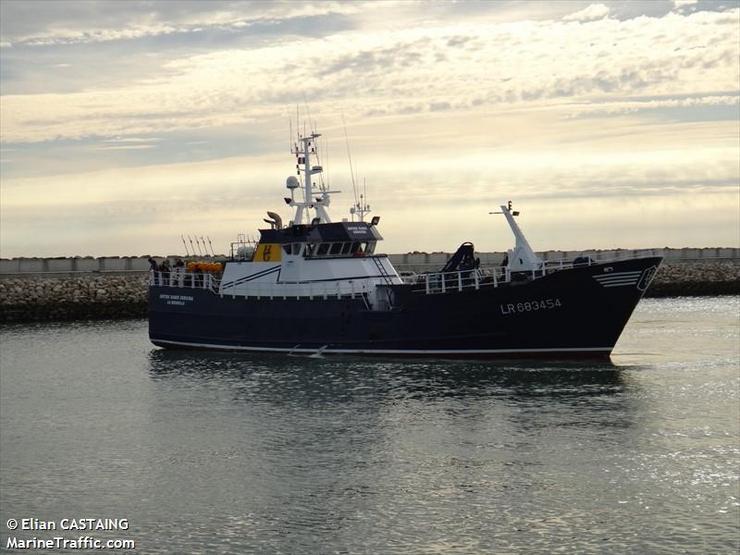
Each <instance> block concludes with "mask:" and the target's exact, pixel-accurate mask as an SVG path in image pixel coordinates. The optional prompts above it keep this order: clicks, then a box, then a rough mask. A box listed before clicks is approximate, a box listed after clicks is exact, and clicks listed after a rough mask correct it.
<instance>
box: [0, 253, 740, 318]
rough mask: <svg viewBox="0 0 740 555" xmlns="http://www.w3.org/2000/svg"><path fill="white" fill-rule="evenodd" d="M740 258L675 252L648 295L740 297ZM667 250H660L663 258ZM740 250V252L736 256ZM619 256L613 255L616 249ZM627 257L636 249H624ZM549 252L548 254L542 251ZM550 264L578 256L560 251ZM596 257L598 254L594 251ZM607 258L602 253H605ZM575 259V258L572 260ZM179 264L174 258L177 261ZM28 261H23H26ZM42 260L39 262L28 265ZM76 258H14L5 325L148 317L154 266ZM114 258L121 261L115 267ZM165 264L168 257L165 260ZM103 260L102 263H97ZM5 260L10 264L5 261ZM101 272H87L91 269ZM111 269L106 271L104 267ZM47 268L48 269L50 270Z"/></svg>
mask: <svg viewBox="0 0 740 555" xmlns="http://www.w3.org/2000/svg"><path fill="white" fill-rule="evenodd" d="M687 250H692V251H699V252H702V251H714V252H713V253H712V256H710V255H709V253H704V256H697V252H693V253H691V254H692V255H694V256H693V257H692V258H689V257H688V256H686V257H681V256H679V255H680V254H681V251H687ZM724 250H725V251H728V252H726V254H730V255H731V254H736V256H734V257H733V256H727V257H718V253H719V250H718V249H675V250H674V251H678V252H673V253H670V254H673V255H674V256H668V257H667V259H666V261H665V262H664V263H663V265H662V266H661V268H660V271H659V272H658V274H657V276H656V278H655V280H654V281H653V283H652V285H651V286H650V289H648V291H647V296H653V297H656V296H659V297H660V296H662V297H665V296H679V295H740V256H737V252H736V251H737V250H738V249H724ZM661 251H663V249H656V254H660V253H661ZM733 251H735V252H733ZM612 252H613V251H612ZM620 252H622V253H625V254H624V258H626V257H627V254H626V253H631V252H632V251H620ZM643 252H644V253H645V254H649V253H650V251H643ZM542 254H545V255H546V253H542ZM558 254H560V256H557V257H555V256H552V257H550V258H548V259H549V260H554V259H559V258H567V256H562V255H564V254H566V255H572V256H576V255H578V254H581V253H580V252H579V253H558ZM591 254H594V255H595V254H596V253H595V252H592V253H591ZM599 254H601V255H602V257H603V254H602V253H599ZM390 256H391V260H392V261H393V263H394V265H395V266H396V267H397V268H398V269H399V270H411V271H424V270H437V269H439V268H440V267H441V266H442V265H443V264H444V263H445V261H446V260H447V258H448V257H449V256H450V255H449V254H448V253H434V254H426V253H412V254H401V255H390ZM572 256H570V257H571V258H572ZM480 257H481V262H482V263H483V264H484V265H497V264H500V262H501V259H502V258H503V253H481V254H480ZM172 259H173V260H174V257H172ZM19 260H20V261H22V262H20V261H19ZM34 260H35V261H36V262H34V263H33V264H32V263H30V262H27V261H34ZM71 260H74V259H13V260H12V261H10V263H12V264H8V265H5V266H3V267H2V268H0V269H3V270H5V269H13V270H15V271H14V272H0V322H28V321H51V320H60V321H63V320H83V319H107V318H142V317H145V316H146V304H147V300H146V294H147V281H148V272H147V268H148V264H147V263H146V258H145V257H141V258H134V257H131V258H122V259H105V260H104V261H101V260H100V259H81V260H88V261H90V260H91V261H93V262H86V263H85V264H86V265H85V264H81V263H80V262H79V260H78V261H77V262H76V263H75V264H76V268H77V269H76V270H72V269H71V267H72V266H71V264H72V262H71ZM111 260H118V261H119V262H117V263H115V264H113V263H112V262H111ZM159 260H162V258H159ZM95 261H97V262H95ZM2 262H8V261H6V260H3V261H2ZM92 267H95V268H98V269H96V270H87V268H92ZM101 267H105V268H106V269H105V270H100V269H99V268H101ZM44 269H45V271H44Z"/></svg>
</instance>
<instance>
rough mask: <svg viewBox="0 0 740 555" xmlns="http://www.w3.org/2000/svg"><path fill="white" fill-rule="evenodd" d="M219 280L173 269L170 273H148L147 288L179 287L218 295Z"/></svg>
mask: <svg viewBox="0 0 740 555" xmlns="http://www.w3.org/2000/svg"><path fill="white" fill-rule="evenodd" d="M220 284H221V280H220V279H219V278H217V277H216V276H215V275H214V274H210V273H207V272H181V271H178V269H177V268H174V269H173V270H172V271H170V272H162V271H156V272H155V271H154V270H150V271H149V286H150V287H152V286H161V287H180V288H184V289H208V290H209V291H211V292H213V293H218V290H219V286H220Z"/></svg>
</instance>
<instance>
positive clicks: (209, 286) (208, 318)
mask: <svg viewBox="0 0 740 555" xmlns="http://www.w3.org/2000/svg"><path fill="white" fill-rule="evenodd" d="M320 136H321V135H320V134H318V133H315V132H313V133H309V134H305V135H298V137H297V140H296V141H295V143H294V144H293V146H292V148H291V153H292V154H293V155H294V156H295V161H296V173H297V175H291V176H290V177H288V179H287V181H286V188H287V190H288V192H289V195H290V196H286V197H284V202H285V203H286V205H287V206H288V207H289V208H291V209H292V210H293V218H292V219H291V220H290V221H288V222H287V223H286V224H285V225H284V224H283V221H282V218H281V217H280V216H279V214H277V213H276V212H273V211H270V212H268V219H265V222H266V223H267V224H268V226H266V227H264V228H262V229H259V240H258V241H253V242H252V241H248V240H247V239H245V238H244V237H243V236H242V237H240V238H239V240H237V241H235V242H234V243H232V244H231V249H230V256H229V257H228V259H227V260H226V261H225V262H224V264H223V267H220V266H219V267H218V268H216V269H215V270H213V271H203V270H202V269H201V268H198V269H197V271H192V272H190V271H184V270H185V269H184V268H180V271H175V272H170V273H167V274H162V273H159V275H158V272H152V275H151V280H150V286H149V337H150V340H151V341H152V343H154V344H155V345H157V346H160V347H164V348H171V349H216V350H233V351H262V352H278V353H291V354H299V353H302V354H327V355H328V354H348V355H372V356H378V355H389V356H416V357H418V356H422V357H453V358H463V357H473V358H488V357H507V358H519V357H548V358H577V357H589V358H604V357H608V356H609V355H610V353H611V352H612V350H613V348H614V345H615V344H616V342H617V340H618V338H619V336H620V334H621V332H622V330H623V329H624V327H625V325H626V324H627V321H628V320H629V318H630V315H631V314H632V311H633V310H634V308H635V306H636V305H637V303H638V302H639V300H640V298H641V297H642V295H643V294H644V293H645V291H646V289H647V288H648V286H649V285H650V282H651V280H652V279H653V276H654V275H655V272H656V271H657V269H658V267H659V266H660V263H661V261H662V258H661V257H657V256H645V257H635V258H631V259H620V260H594V259H592V258H591V257H577V258H575V259H572V260H559V261H555V262H553V261H547V262H546V261H543V260H542V259H541V258H540V257H539V256H538V255H537V254H536V253H535V252H534V251H533V249H532V248H531V246H530V245H529V242H528V241H527V239H526V237H525V235H524V233H523V232H522V230H521V228H520V227H519V225H518V222H517V220H516V217H517V216H518V215H519V213H518V212H517V211H515V210H513V207H512V204H511V202H508V203H505V204H502V205H501V206H500V210H499V211H497V212H495V213H496V214H500V215H502V216H503V217H504V219H505V220H506V222H507V223H508V225H509V227H510V229H511V232H512V234H513V236H514V246H513V247H512V248H511V249H509V250H508V252H507V255H506V258H505V260H504V263H503V264H502V265H501V266H498V267H493V268H483V267H481V265H480V261H479V259H477V258H476V256H475V248H474V246H473V244H472V243H464V244H463V245H461V246H460V247H459V248H458V249H457V251H456V252H455V254H454V255H453V256H452V257H450V259H449V260H448V262H447V264H446V265H445V266H444V267H442V268H440V269H439V270H438V271H435V272H426V273H422V274H418V275H411V276H406V277H402V276H401V275H399V272H397V271H396V269H395V268H394V266H393V265H392V264H391V262H390V260H389V258H388V256H387V255H385V254H380V253H379V252H378V250H377V246H378V242H379V241H381V240H382V239H383V237H382V236H381V234H380V231H379V222H380V218H379V217H378V216H375V217H373V218H372V219H371V220H370V221H369V222H368V221H365V216H366V213H367V212H368V207H367V206H366V205H364V204H358V205H356V206H355V207H353V208H354V209H353V211H352V212H353V213H352V219H351V220H350V219H346V218H345V219H343V220H341V221H332V220H331V218H330V215H329V211H328V208H329V206H330V203H331V195H332V194H333V193H336V192H338V191H331V190H329V188H328V187H327V186H326V185H325V184H324V182H323V180H322V179H321V174H322V172H323V168H322V166H321V165H320V163H319V159H318V138H319V137H320Z"/></svg>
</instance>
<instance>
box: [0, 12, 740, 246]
mask: <svg viewBox="0 0 740 555" xmlns="http://www.w3.org/2000/svg"><path fill="white" fill-rule="evenodd" d="M32 4H36V5H37V3H28V2H6V1H3V2H0V9H1V10H2V17H0V22H1V24H2V26H3V27H2V33H3V34H2V41H3V42H7V43H8V45H6V47H4V48H2V51H1V52H0V57H1V60H2V63H0V82H1V83H2V97H1V98H2V102H0V141H1V142H2V145H3V150H2V152H3V156H2V167H1V168H0V171H1V172H2V183H3V186H2V189H1V190H0V194H1V195H2V211H3V217H2V219H0V225H2V231H3V232H2V233H0V241H2V248H3V253H4V254H6V253H19V254H23V252H21V250H22V249H21V250H19V249H20V247H19V245H25V246H24V247H23V248H26V249H31V250H26V251H25V252H26V253H27V254H37V253H39V252H40V251H41V250H42V249H44V248H49V249H51V248H54V249H57V251H56V253H57V254H64V253H69V252H70V249H77V247H76V246H75V245H76V244H81V243H75V240H79V239H80V237H82V236H84V235H85V234H84V233H81V232H80V231H79V230H80V229H83V228H84V229H85V230H86V233H87V235H89V236H94V235H95V232H94V230H95V229H99V226H103V224H104V223H105V221H106V220H108V221H111V222H114V221H115V229H116V231H115V233H113V232H111V234H110V235H109V236H107V237H106V243H105V245H102V246H100V245H99V246H98V247H95V248H98V249H103V250H104V249H105V247H106V246H108V245H113V244H121V245H124V244H125V243H126V241H125V239H121V238H120V236H123V234H124V229H126V222H127V221H128V222H129V224H130V225H129V228H128V231H129V234H130V236H132V237H135V239H132V240H131V241H130V242H129V243H128V244H129V245H130V249H132V250H133V252H137V250H140V249H144V250H152V248H154V247H155V246H156V250H158V251H161V252H164V251H166V250H169V247H168V246H167V245H168V244H169V243H167V242H166V240H167V239H165V238H164V237H166V236H172V237H174V238H176V239H177V240H178V241H179V233H181V232H182V230H183V227H185V228H187V229H196V228H197V230H198V232H199V233H200V230H201V229H202V230H203V231H204V232H207V231H208V230H209V229H210V231H211V235H212V236H215V235H219V237H220V240H221V241H222V242H224V243H225V242H227V241H228V240H229V238H230V234H231V233H235V232H237V231H253V222H259V221H261V218H262V212H263V211H264V209H265V208H270V207H273V208H274V207H275V204H274V203H277V205H280V202H281V200H280V197H281V195H282V188H283V185H282V184H283V183H284V177H285V175H287V173H290V172H291V171H292V170H293V167H292V163H291V161H290V159H289V157H286V156H284V155H283V154H284V151H285V143H286V141H287V137H286V135H287V127H288V116H289V114H294V113H295V105H296V104H299V105H300V110H301V112H302V113H303V114H305V113H306V111H307V110H306V105H308V107H309V109H310V112H311V116H312V119H314V120H318V125H319V127H320V130H321V131H322V132H324V137H325V138H326V139H327V144H326V147H327V150H326V154H327V156H328V154H329V153H331V157H330V159H329V161H328V163H327V161H326V160H325V159H322V163H324V166H325V167H326V168H328V170H329V171H330V175H329V178H330V179H331V181H332V183H336V184H337V186H338V187H339V188H344V189H345V190H346V189H347V188H348V187H347V183H349V172H348V170H347V169H346V168H345V167H344V166H346V162H345V161H344V158H343V153H344V152H345V145H344V142H343V125H342V114H344V116H345V119H346V121H347V123H348V125H349V134H350V137H351V138H352V150H353V162H354V163H355V166H356V169H357V171H358V174H359V175H360V176H362V175H363V174H366V175H367V178H368V185H369V186H370V187H371V196H372V197H373V198H372V199H371V200H372V203H373V207H374V210H375V211H377V212H378V213H382V215H383V217H384V220H383V221H384V222H385V223H386V224H387V225H388V226H389V227H388V229H389V233H388V236H389V237H391V236H392V233H391V231H393V232H394V233H395V232H398V233H397V234H396V237H397V239H393V240H392V242H389V243H387V245H389V246H388V248H393V249H394V250H403V249H404V248H406V247H407V246H408V248H419V247H422V248H427V245H426V244H425V245H422V244H420V243H423V242H429V246H431V247H432V249H431V250H434V248H435V247H436V248H443V246H445V245H447V242H448V241H449V240H450V238H446V237H444V236H442V235H440V236H435V237H432V236H431V235H430V236H429V237H427V236H426V235H425V236H424V237H421V236H419V234H418V233H416V232H415V231H414V229H415V226H416V228H417V229H418V224H419V219H420V218H422V217H423V219H424V220H427V219H428V218H429V217H443V218H446V220H444V221H449V218H450V216H451V214H453V213H454V215H455V217H458V216H460V218H459V220H460V221H463V220H464V221H465V226H468V223H469V221H470V222H473V221H474V222H475V225H473V224H472V223H471V224H470V226H471V227H465V229H466V231H471V232H472V231H476V232H481V233H483V234H484V236H485V237H488V235H486V233H488V232H487V231H486V230H487V229H488V227H486V226H489V227H490V218H489V219H486V217H485V214H484V215H483V216H482V220H480V221H478V220H476V219H475V218H476V217H475V216H465V214H463V212H465V213H466V214H477V211H478V210H479V209H480V207H481V206H487V205H489V204H490V203H494V204H495V203H496V202H498V201H500V200H506V199H508V198H515V199H516V198H519V199H525V200H526V201H527V205H528V206H533V207H534V209H535V210H543V212H541V214H540V215H542V214H544V217H545V219H546V218H547V217H548V216H547V211H546V210H545V208H546V207H547V206H548V205H556V204H557V205H558V206H560V207H567V206H569V204H568V203H571V204H573V205H576V204H577V205H578V206H579V207H581V208H582V209H583V210H585V211H586V212H587V213H589V214H591V213H592V212H590V211H593V213H594V214H595V213H598V214H599V215H600V216H602V217H603V218H604V224H603V228H599V229H603V230H604V231H603V233H604V234H606V233H607V231H606V230H608V232H609V233H612V236H613V237H618V238H619V239H620V240H622V239H624V241H625V242H630V241H631V242H633V243H639V242H640V241H641V240H643V239H642V238H641V236H640V234H639V233H637V232H636V233H634V234H632V235H630V233H631V231H630V230H629V229H627V232H625V231H624V229H626V228H625V226H626V223H631V222H632V220H631V219H630V216H629V214H626V213H620V216H619V218H611V217H610V211H609V209H608V206H610V205H611V206H616V205H619V206H622V205H623V204H624V203H627V202H632V201H631V200H629V199H640V202H642V203H643V206H644V207H645V210H646V211H647V212H649V213H650V214H655V213H659V212H660V210H661V208H660V207H661V206H662V205H665V206H672V207H673V208H675V210H676V212H675V213H676V214H684V215H685V213H686V212H687V210H683V211H682V209H681V208H680V206H683V204H682V203H684V202H686V200H687V199H690V198H691V196H692V195H694V196H697V197H698V196H701V197H702V202H704V203H705V205H706V207H709V206H710V205H711V206H714V207H715V208H716V207H719V208H718V211H717V218H716V220H715V221H712V222H707V224H706V225H707V228H706V229H707V230H709V231H706V232H704V235H701V234H700V233H698V232H697V233H696V234H694V233H693V229H690V230H687V229H685V222H683V223H684V229H683V231H681V228H680V226H677V225H675V224H676V222H677V221H678V220H677V219H675V218H673V216H671V218H673V219H671V218H667V217H666V218H665V219H664V220H663V221H662V223H664V224H665V229H666V230H670V233H675V234H676V235H675V236H674V235H664V236H663V237H664V238H663V239H661V240H660V242H659V243H660V244H676V243H673V241H674V240H675V241H679V240H681V241H684V240H685V241H687V242H689V241H693V240H694V236H696V237H699V236H702V237H706V236H714V237H717V238H719V239H717V240H716V241H715V243H723V242H725V243H726V242H728V241H731V240H734V239H732V236H731V235H729V232H730V231H732V230H734V229H736V227H737V226H735V227H733V226H732V225H730V226H728V225H727V221H733V220H732V218H733V217H736V214H735V211H733V207H736V206H737V182H738V180H739V179H740V176H739V175H738V159H739V158H740V153H739V152H738V148H737V136H738V133H739V132H740V129H739V128H738V125H739V124H738V117H737V116H736V113H737V109H738V93H737V83H738V82H739V81H740V68H738V65H737V58H738V56H740V49H739V47H738V44H737V20H738V17H739V16H740V10H738V9H737V7H736V6H732V7H731V9H725V8H722V9H720V8H719V7H718V5H712V6H710V8H712V9H709V8H706V6H707V4H702V9H701V10H675V11H673V12H669V11H668V10H669V9H670V7H669V5H668V4H667V3H647V4H642V3H639V2H633V3H619V4H608V7H609V8H610V9H608V8H607V6H604V5H602V4H591V5H589V6H588V7H586V6H587V5H586V3H579V4H574V3H572V2H558V3H554V2H551V3H521V2H508V3H501V2H498V3H494V2H473V3H469V2H466V3H439V4H428V3H425V2H396V3H391V2H383V3H372V4H370V5H369V7H368V6H367V5H364V4H360V3H336V4H335V3H324V2H319V3H293V2H289V3H270V4H265V3H262V2H259V3H247V2H207V3H203V2H194V3H183V2H159V3H154V4H152V3H148V2H147V3H135V2H114V3H111V2H103V3H97V2H86V3H80V2H68V3H62V2H59V3H57V2H48V3H47V4H44V7H45V8H47V9H44V10H39V9H35V10H32V9H30V8H28V7H27V5H32ZM574 5H577V6H578V7H577V8H574V7H573V6H574ZM581 8H583V9H581ZM705 8H706V9H705ZM576 10H577V11H576ZM34 11H35V12H36V13H34ZM572 12H575V13H572ZM689 12H691V13H689ZM10 43H12V47H8V46H9V45H10ZM277 153H280V155H277ZM6 154H8V156H6ZM9 156H12V159H11V158H9ZM461 191H462V192H464V194H461ZM345 197H348V195H344V196H338V197H335V201H334V204H333V206H334V207H336V208H335V210H334V214H333V215H334V216H335V217H337V218H338V217H341V214H344V213H346V210H345V209H346V208H348V205H349V200H348V199H347V198H345ZM733 200H734V204H733ZM631 206H634V204H633V205H631ZM410 207H414V209H416V208H418V209H419V210H412V209H411V208H410ZM723 207H724V208H723ZM463 209H464V210H463ZM617 212H618V210H617ZM482 213H483V212H481V214H482ZM203 214H208V215H209V218H207V222H208V223H207V224H204V223H203V221H204V218H203ZM283 215H284V216H286V219H287V218H288V217H289V215H288V214H287V213H283ZM676 217H677V216H676ZM414 218H415V219H414ZM39 222H44V225H47V226H48V227H49V229H55V230H58V233H55V234H54V239H55V244H54V245H52V246H49V247H46V246H44V245H43V244H42V242H41V239H38V240H36V239H35V238H36V237H42V236H43V234H39V233H38V232H33V231H32V228H33V226H34V225H41V224H39ZM76 222H79V225H77V223H76ZM393 222H402V223H393ZM715 224H716V225H715ZM206 225H208V226H211V225H213V227H212V228H207V227H204V226H206ZM245 225H246V226H247V228H246V229H244V226H245ZM404 226H406V227H404ZM620 226H621V227H620ZM722 226H724V227H722ZM710 227H711V229H710ZM550 229H551V230H552V229H554V228H550ZM630 229H631V228H630ZM728 230H730V231H728ZM456 231H457V228H456ZM654 231H655V235H654V236H655V237H660V234H659V230H658V224H657V223H656V224H655V229H654ZM222 233H223V235H220V234H222ZM384 233H385V232H384ZM552 233H553V235H552V237H555V236H556V233H557V232H555V231H553V232H552ZM666 233H668V231H666ZM116 234H119V235H116ZM712 234H713V235H712ZM152 237H155V238H156V239H155V240H154V242H157V241H159V243H156V245H154V243H153V241H152ZM472 237H475V236H474V235H471V236H468V237H463V238H461V239H462V240H465V239H470V238H472ZM559 237H560V238H562V239H563V241H564V242H568V241H570V242H571V244H572V243H577V242H578V240H579V239H580V238H581V237H580V236H578V234H575V235H574V234H571V235H567V233H566V234H565V235H560V236H559ZM651 237H652V236H651ZM728 237H730V239H727V238H728ZM735 237H736V236H735ZM401 238H403V239H401ZM720 239H721V240H720ZM455 240H457V238H455ZM645 240H647V239H645ZM34 241H36V242H34ZM403 241H405V243H403ZM433 242H436V245H433V244H432V243H433ZM84 244H85V245H86V248H88V247H87V246H88V245H90V246H89V249H92V248H93V247H92V246H91V245H92V244H93V243H92V240H91V242H90V243H84ZM32 246H33V248H31V247H32ZM501 246H502V247H503V246H506V245H505V244H502V245H501ZM552 246H558V245H552ZM560 246H563V245H560ZM622 246H626V245H622ZM642 246H648V245H645V244H643V245H642ZM121 248H122V250H120V251H119V252H120V254H128V253H130V252H131V250H126V249H125V248H124V247H121ZM13 249H16V250H13ZM72 252H76V251H72ZM90 252H92V251H90ZM98 252H100V251H98ZM106 253H108V254H110V253H111V251H105V252H102V253H101V254H106ZM83 254H87V252H85V253H83ZM8 255H12V254H8Z"/></svg>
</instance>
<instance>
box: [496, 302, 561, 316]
mask: <svg viewBox="0 0 740 555" xmlns="http://www.w3.org/2000/svg"><path fill="white" fill-rule="evenodd" d="M499 306H500V307H501V314H503V315H507V314H517V313H521V312H537V311H538V310H553V309H555V308H560V307H561V306H563V303H562V302H560V299H558V298H555V299H541V300H539V301H534V300H533V301H523V302H520V303H508V304H502V305H499Z"/></svg>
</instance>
